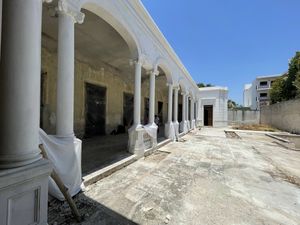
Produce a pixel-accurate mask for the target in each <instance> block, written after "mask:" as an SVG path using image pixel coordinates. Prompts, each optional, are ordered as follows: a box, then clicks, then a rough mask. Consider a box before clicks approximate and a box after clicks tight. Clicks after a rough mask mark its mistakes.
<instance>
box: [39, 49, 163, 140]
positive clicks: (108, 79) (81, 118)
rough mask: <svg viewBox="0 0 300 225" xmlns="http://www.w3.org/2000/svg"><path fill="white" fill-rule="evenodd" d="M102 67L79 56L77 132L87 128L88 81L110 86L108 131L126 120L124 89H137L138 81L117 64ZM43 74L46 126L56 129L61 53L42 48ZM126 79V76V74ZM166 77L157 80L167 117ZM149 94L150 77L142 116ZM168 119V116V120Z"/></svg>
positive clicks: (80, 134)
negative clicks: (122, 73) (86, 91)
mask: <svg viewBox="0 0 300 225" xmlns="http://www.w3.org/2000/svg"><path fill="white" fill-rule="evenodd" d="M101 66H102V69H97V68H92V67H91V66H89V65H88V64H87V63H83V62H81V61H78V60H75V93H74V95H75V96H74V99H75V102H74V107H75V109H74V130H75V134H76V135H77V136H79V137H80V136H82V135H83V134H84V128H85V83H92V84H95V85H99V86H102V87H106V133H110V132H111V131H112V130H113V129H115V128H116V127H117V126H118V125H119V124H122V122H123V93H124V92H126V93H131V94H133V93H134V83H133V82H131V81H128V82H125V81H124V77H123V78H122V77H121V76H122V75H121V74H119V73H118V71H117V70H116V69H114V68H111V67H109V66H105V65H103V64H101ZM42 78H43V80H44V82H43V90H44V94H43V95H42V102H43V105H44V107H43V109H42V111H43V112H42V121H43V129H44V130H45V131H46V132H48V133H50V134H54V133H55V126H56V82H57V54H56V53H53V52H49V51H48V50H46V49H45V48H43V49H42ZM125 80H126V78H125ZM165 82H166V81H164V80H162V81H157V82H156V85H157V88H156V110H155V112H156V113H157V101H162V102H163V112H164V113H163V116H164V119H166V118H167V94H168V92H167V87H166V84H165ZM145 97H149V80H146V81H145V82H144V83H143V85H142V98H141V99H142V102H141V103H142V104H141V109H142V112H141V119H142V120H143V118H144V116H143V115H144V99H145ZM164 121H166V120H164Z"/></svg>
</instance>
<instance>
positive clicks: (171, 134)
mask: <svg viewBox="0 0 300 225" xmlns="http://www.w3.org/2000/svg"><path fill="white" fill-rule="evenodd" d="M167 85H168V87H169V95H168V122H167V123H166V124H165V137H166V138H169V139H172V140H175V130H174V126H173V123H172V109H173V84H167Z"/></svg>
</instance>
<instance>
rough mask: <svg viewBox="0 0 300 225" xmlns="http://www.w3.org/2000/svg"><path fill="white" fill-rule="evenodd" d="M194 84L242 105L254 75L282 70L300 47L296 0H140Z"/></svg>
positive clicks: (284, 69)
mask: <svg viewBox="0 0 300 225" xmlns="http://www.w3.org/2000/svg"><path fill="white" fill-rule="evenodd" d="M142 2H143V4H144V5H145V7H146V8H147V10H148V11H149V12H150V14H151V16H152V17H153V19H154V20H155V22H156V23H157V25H158V26H159V28H160V30H161V31H162V33H163V34H164V35H165V37H166V38H167V40H168V41H169V43H170V44H171V46H172V47H173V49H174V50H175V51H176V53H177V55H178V56H179V57H180V59H181V61H182V62H183V63H184V65H185V66H186V68H187V69H188V71H189V72H190V74H191V75H192V76H193V78H194V80H195V81H196V82H205V83H212V84H214V85H220V86H227V87H228V88H229V97H230V98H231V99H233V100H235V101H237V102H238V103H242V98H243V86H244V84H246V83H251V82H252V80H253V79H254V78H255V77H256V76H261V75H272V74H278V73H282V72H284V71H286V70H287V68H288V60H289V59H290V58H291V57H292V56H293V55H294V54H295V52H296V51H297V50H299V49H300V47H299V46H300V26H299V25H300V11H299V9H300V0H142Z"/></svg>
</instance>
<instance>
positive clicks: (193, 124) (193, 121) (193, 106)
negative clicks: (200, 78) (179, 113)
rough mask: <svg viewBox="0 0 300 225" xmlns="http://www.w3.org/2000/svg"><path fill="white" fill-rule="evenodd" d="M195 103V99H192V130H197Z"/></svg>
mask: <svg viewBox="0 0 300 225" xmlns="http://www.w3.org/2000/svg"><path fill="white" fill-rule="evenodd" d="M194 110H195V102H194V99H193V98H191V129H194V128H195V111H194Z"/></svg>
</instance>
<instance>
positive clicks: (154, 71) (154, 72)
mask: <svg viewBox="0 0 300 225" xmlns="http://www.w3.org/2000/svg"><path fill="white" fill-rule="evenodd" d="M151 73H152V74H154V76H158V75H159V71H158V70H157V69H154V70H152V71H151V72H150V74H151Z"/></svg>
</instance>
